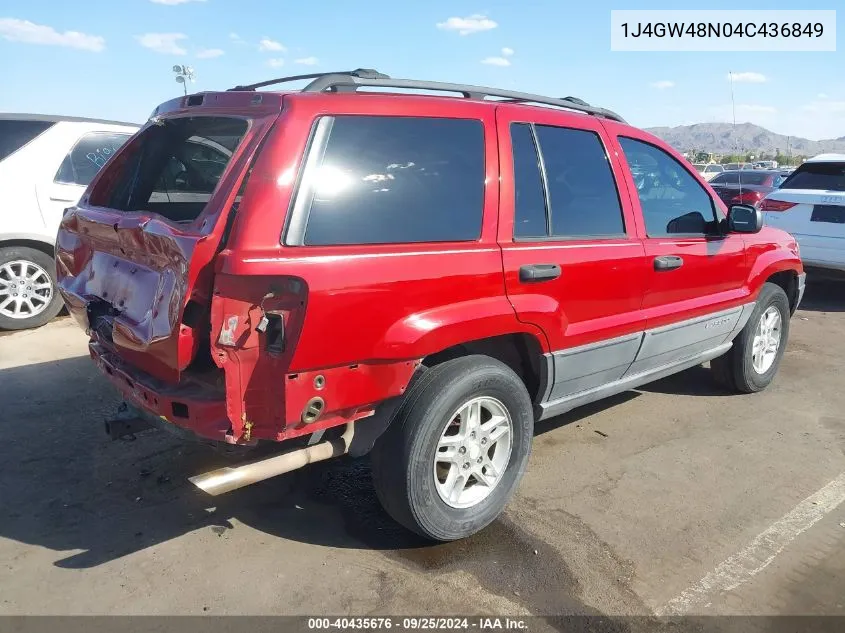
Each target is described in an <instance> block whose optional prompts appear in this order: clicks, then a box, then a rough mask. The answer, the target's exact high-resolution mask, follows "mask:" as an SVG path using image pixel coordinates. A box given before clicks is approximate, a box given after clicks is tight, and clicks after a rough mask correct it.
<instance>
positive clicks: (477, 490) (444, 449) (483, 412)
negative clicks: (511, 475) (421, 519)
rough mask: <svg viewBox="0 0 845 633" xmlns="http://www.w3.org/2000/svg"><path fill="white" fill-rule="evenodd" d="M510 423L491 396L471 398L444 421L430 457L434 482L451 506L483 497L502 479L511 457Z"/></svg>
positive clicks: (475, 501)
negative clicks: (432, 464)
mask: <svg viewBox="0 0 845 633" xmlns="http://www.w3.org/2000/svg"><path fill="white" fill-rule="evenodd" d="M512 444H513V422H512V421H511V416H510V413H508V410H507V409H506V408H505V405H503V404H502V403H501V402H499V401H498V400H496V399H495V398H490V397H487V396H483V397H480V398H473V399H472V400H470V401H469V402H466V403H464V404H463V405H461V406H460V407H458V409H457V411H455V412H454V413H453V414H452V415H451V416H450V418H449V420H448V422H447V423H446V427H445V428H444V429H443V433H442V434H441V436H440V440H439V441H438V443H437V453H436V454H435V457H434V485H435V487H436V488H437V493H438V494H439V495H440V498H441V499H442V500H443V501H444V502H445V503H446V504H447V505H450V506H452V507H453V508H469V507H471V506H474V505H476V504H478V503H480V502H481V501H482V500H484V499H486V498H487V496H488V495H489V494H490V493H491V492H493V489H494V488H495V487H496V486H497V485H498V484H499V482H500V481H501V480H502V477H503V475H504V474H505V469H507V466H508V462H509V461H510V458H511V447H512Z"/></svg>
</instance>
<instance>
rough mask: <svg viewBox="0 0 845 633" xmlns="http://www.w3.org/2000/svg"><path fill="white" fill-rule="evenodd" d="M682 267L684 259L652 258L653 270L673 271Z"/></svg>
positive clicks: (671, 257)
mask: <svg viewBox="0 0 845 633" xmlns="http://www.w3.org/2000/svg"><path fill="white" fill-rule="evenodd" d="M683 265H684V258H683V257H678V256H677V255H664V256H663V257H655V258H654V270H675V269H676V268H680V267H681V266H683Z"/></svg>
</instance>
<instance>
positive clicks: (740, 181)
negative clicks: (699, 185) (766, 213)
mask: <svg viewBox="0 0 845 633" xmlns="http://www.w3.org/2000/svg"><path fill="white" fill-rule="evenodd" d="M781 182H783V176H781V175H780V172H779V171H777V170H766V171H763V170H762V169H753V170H752V169H747V170H736V171H725V172H722V173H721V174H719V175H718V176H716V177H715V178H713V180H711V181H710V186H711V187H713V189H714V190H715V191H716V193H717V194H719V197H720V198H721V199H722V201H723V202H724V203H725V204H726V205H728V206H729V207H730V206H731V205H732V204H750V205H752V206H754V207H757V206H759V205H760V201H761V200H763V198H765V197H766V194H768V193H769V192H770V191H773V190H774V189H776V188H777V187H778V186H780V183H781Z"/></svg>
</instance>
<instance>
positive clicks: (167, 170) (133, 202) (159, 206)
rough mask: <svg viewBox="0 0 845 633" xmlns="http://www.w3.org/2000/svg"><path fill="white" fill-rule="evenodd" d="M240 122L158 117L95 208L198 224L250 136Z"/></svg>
mask: <svg viewBox="0 0 845 633" xmlns="http://www.w3.org/2000/svg"><path fill="white" fill-rule="evenodd" d="M247 127H248V122H247V121H246V120H244V119H240V118H232V117H222V116H197V117H183V118H176V119H166V118H158V119H156V120H155V122H154V123H153V124H152V125H150V126H149V127H147V128H146V129H145V130H144V131H143V132H141V133H140V134H139V135H138V136H137V137H135V138H134V139H133V140H132V141H131V146H130V147H129V148H128V151H129V154H128V155H127V156H126V158H124V159H123V160H121V162H120V165H119V166H118V167H115V168H114V169H112V170H110V172H109V174H108V178H103V179H102V180H101V181H100V182H99V183H98V185H97V187H95V188H94V190H93V191H92V193H91V197H90V200H89V202H90V204H91V205H92V206H95V207H106V208H108V209H110V210H112V211H119V212H124V213H141V214H153V213H154V214H156V215H158V216H161V217H162V218H165V219H167V220H170V221H171V222H176V223H180V224H187V223H191V222H194V221H195V220H196V219H197V218H198V217H199V215H200V214H201V213H202V212H203V210H204V209H205V207H206V205H207V204H208V202H209V201H210V200H211V195H212V193H213V192H214V190H215V189H216V188H217V185H218V183H219V182H220V179H221V177H222V176H223V172H224V171H225V170H226V167H227V165H228V164H229V162H230V161H231V159H232V156H233V154H234V152H235V150H236V149H237V147H238V145H239V144H240V142H241V140H242V139H243V137H244V135H245V134H246V131H247Z"/></svg>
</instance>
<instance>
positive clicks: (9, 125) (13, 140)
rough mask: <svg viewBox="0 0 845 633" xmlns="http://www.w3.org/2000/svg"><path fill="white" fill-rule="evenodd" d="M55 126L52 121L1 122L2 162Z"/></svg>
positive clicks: (0, 146) (0, 152)
mask: <svg viewBox="0 0 845 633" xmlns="http://www.w3.org/2000/svg"><path fill="white" fill-rule="evenodd" d="M53 125H54V123H52V122H50V121H25V120H24V121H3V120H0V160H3V159H4V158H6V157H7V156H10V155H11V154H13V153H15V152H16V151H18V150H19V149H20V148H21V147H23V146H24V145H26V144H27V143H29V142H30V141H31V140H33V139H34V138H35V137H36V136H38V135H39V134H42V133H43V132H45V131H47V130H48V129H49V128H51V127H53Z"/></svg>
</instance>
